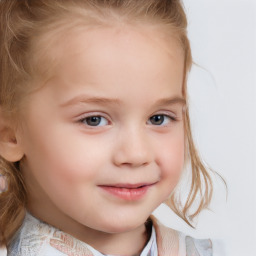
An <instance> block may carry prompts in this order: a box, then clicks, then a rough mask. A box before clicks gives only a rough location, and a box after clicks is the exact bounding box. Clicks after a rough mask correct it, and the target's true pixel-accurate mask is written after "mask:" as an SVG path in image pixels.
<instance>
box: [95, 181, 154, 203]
mask: <svg viewBox="0 0 256 256" xmlns="http://www.w3.org/2000/svg"><path fill="white" fill-rule="evenodd" d="M151 186H152V185H146V186H143V187H139V188H120V187H111V186H100V187H101V188H102V189H103V190H105V191H106V192H108V193H109V194H112V195H114V196H116V197H119V198H121V199H124V200H127V201H136V200H139V199H142V198H143V197H144V196H145V195H146V193H147V191H148V189H149V188H150V187H151Z"/></svg>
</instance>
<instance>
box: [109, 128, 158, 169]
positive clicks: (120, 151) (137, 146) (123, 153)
mask: <svg viewBox="0 0 256 256" xmlns="http://www.w3.org/2000/svg"><path fill="white" fill-rule="evenodd" d="M114 144H115V149H114V152H113V162H114V164H115V165H116V166H129V167H132V168H135V167H140V166H146V165H148V164H150V162H151V161H152V160H153V151H152V147H151V146H150V141H149V137H148V135H147V134H146V133H145V131H142V130H140V129H134V128H131V129H126V130H125V131H123V132H120V133H119V134H118V136H117V138H116V139H115V143H114Z"/></svg>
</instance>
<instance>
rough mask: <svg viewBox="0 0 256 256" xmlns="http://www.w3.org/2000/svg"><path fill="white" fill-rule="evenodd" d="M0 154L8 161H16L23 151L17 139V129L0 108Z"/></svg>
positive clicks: (20, 157) (19, 158)
mask: <svg viewBox="0 0 256 256" xmlns="http://www.w3.org/2000/svg"><path fill="white" fill-rule="evenodd" d="M0 155H1V156H2V157H3V158H4V159H5V160H7V161H9V162H17V161H19V160H21V159H22V157H23V155H24V153H23V150H22V147H21V145H20V144H19V143H18V141H17V131H16V129H15V128H14V127H13V125H11V122H10V121H7V120H6V119H5V118H4V117H3V115H2V111H1V109H0Z"/></svg>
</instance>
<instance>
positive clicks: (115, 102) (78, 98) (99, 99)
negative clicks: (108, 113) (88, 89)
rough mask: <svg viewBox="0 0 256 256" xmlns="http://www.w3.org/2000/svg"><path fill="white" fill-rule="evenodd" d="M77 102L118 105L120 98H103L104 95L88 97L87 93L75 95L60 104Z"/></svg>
mask: <svg viewBox="0 0 256 256" xmlns="http://www.w3.org/2000/svg"><path fill="white" fill-rule="evenodd" d="M77 103H94V104H100V105H120V100H118V99H114V98H113V99H112V98H104V97H89V96H87V95H79V96H76V97H74V98H72V99H70V100H68V101H67V102H65V103H63V104H61V107H67V106H71V105H75V104H77Z"/></svg>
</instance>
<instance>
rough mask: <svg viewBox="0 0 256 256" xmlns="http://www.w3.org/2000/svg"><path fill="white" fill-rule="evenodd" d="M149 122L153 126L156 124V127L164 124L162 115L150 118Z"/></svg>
mask: <svg viewBox="0 0 256 256" xmlns="http://www.w3.org/2000/svg"><path fill="white" fill-rule="evenodd" d="M150 121H151V122H152V123H153V124H157V125H160V124H162V123H163V122H164V117H163V116H162V115H157V116H152V117H151V118H150Z"/></svg>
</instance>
